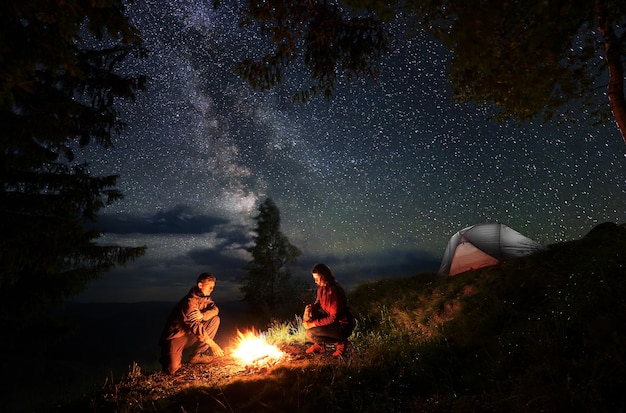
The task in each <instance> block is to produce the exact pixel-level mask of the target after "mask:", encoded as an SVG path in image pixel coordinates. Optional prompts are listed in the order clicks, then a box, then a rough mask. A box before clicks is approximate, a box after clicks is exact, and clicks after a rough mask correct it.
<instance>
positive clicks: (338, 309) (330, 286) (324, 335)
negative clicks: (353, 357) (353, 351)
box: [302, 264, 355, 357]
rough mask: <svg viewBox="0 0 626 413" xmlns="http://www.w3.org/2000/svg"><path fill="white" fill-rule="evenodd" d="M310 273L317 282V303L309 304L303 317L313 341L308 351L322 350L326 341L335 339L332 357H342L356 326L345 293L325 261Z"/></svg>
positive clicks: (307, 335)
mask: <svg viewBox="0 0 626 413" xmlns="http://www.w3.org/2000/svg"><path fill="white" fill-rule="evenodd" d="M311 274H312V275H313V280H314V281H315V284H317V299H316V300H315V303H314V304H309V305H307V306H306V309H305V311H304V317H303V319H302V326H303V327H304V328H305V329H306V338H307V340H308V341H309V342H312V343H313V345H312V346H311V347H309V348H308V349H307V350H306V352H307V353H323V352H324V351H326V343H335V352H334V353H333V357H340V356H341V355H342V354H343V353H344V352H345V351H346V349H347V347H348V345H349V341H348V337H350V334H352V330H354V327H355V319H354V316H353V315H352V313H350V309H349V308H348V300H347V298H346V293H345V292H344V290H343V288H342V287H341V286H340V285H339V282H337V279H336V278H335V276H334V275H333V272H332V271H331V269H330V267H328V266H327V265H326V264H317V265H315V266H314V267H313V269H312V270H311Z"/></svg>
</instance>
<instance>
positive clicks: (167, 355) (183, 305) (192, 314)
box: [160, 272, 224, 374]
mask: <svg viewBox="0 0 626 413" xmlns="http://www.w3.org/2000/svg"><path fill="white" fill-rule="evenodd" d="M215 281H216V278H215V276H213V275H211V274H209V273H206V272H205V273H202V274H200V275H199V276H198V279H197V281H196V285H195V286H193V287H192V288H191V290H190V291H189V293H188V294H187V295H186V296H185V297H183V298H182V299H181V300H180V301H179V303H178V304H177V305H176V307H174V310H173V311H172V313H171V314H170V316H169V317H168V319H167V322H166V323H165V327H164V329H163V333H162V334H161V340H160V344H161V366H163V371H164V372H166V373H168V374H174V373H176V371H178V369H179V368H180V366H181V362H182V359H183V350H185V349H186V348H188V347H192V346H193V347H194V348H193V351H192V354H191V357H190V358H189V362H190V363H209V362H210V360H211V359H210V358H209V357H208V356H207V355H205V354H204V352H205V351H207V350H208V349H209V347H210V348H211V351H212V352H213V354H214V355H215V356H220V357H221V356H223V355H224V351H223V350H222V348H221V347H220V346H219V345H218V344H217V343H216V342H215V341H213V339H214V338H215V334H217V330H218V328H219V326H220V318H219V316H218V314H219V308H217V306H216V305H215V302H214V301H213V299H212V298H211V293H212V292H213V289H214V288H215Z"/></svg>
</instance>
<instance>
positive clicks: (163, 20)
mask: <svg viewBox="0 0 626 413" xmlns="http://www.w3.org/2000/svg"><path fill="white" fill-rule="evenodd" d="M209 3H210V2H206V1H200V0H172V1H169V2H162V1H160V0H137V1H136V2H135V3H134V5H133V6H132V7H131V8H130V15H131V16H132V22H133V23H134V24H135V25H136V27H138V28H139V29H140V30H141V32H142V37H143V38H144V41H145V45H146V47H147V48H148V49H149V51H150V54H149V56H148V58H147V59H145V60H142V61H129V62H127V63H126V65H125V66H124V67H123V70H124V71H126V72H127V73H145V74H147V75H148V76H149V79H150V80H149V82H148V86H147V89H146V91H145V92H144V93H142V94H141V95H140V96H139V99H138V100H137V101H136V102H120V103H119V107H120V110H121V113H122V114H123V120H124V121H125V122H127V124H128V128H127V129H126V130H125V131H124V132H123V133H122V134H121V135H120V136H119V137H115V139H114V145H115V146H114V148H113V149H107V150H103V149H101V148H87V149H85V150H84V151H83V152H82V153H81V157H82V158H83V159H84V160H86V161H87V162H89V164H90V169H91V171H92V172H93V173H94V174H98V175H100V174H107V175H108V174H117V175H119V180H118V187H119V189H120V190H121V191H122V192H123V193H124V196H125V198H124V199H123V200H122V201H119V202H117V203H115V204H114V205H112V206H110V207H107V208H106V209H105V210H104V211H103V214H102V216H101V219H100V221H99V225H100V226H101V228H102V229H103V230H104V231H105V235H104V236H103V238H102V239H101V242H102V243H104V244H111V243H113V244H118V245H127V246H139V245H146V246H147V247H148V252H147V254H146V255H145V256H143V257H142V258H140V259H138V260H137V261H135V262H133V263H131V264H128V265H127V266H126V267H123V268H118V269H115V270H113V271H111V272H109V273H106V274H104V275H103V276H102V277H101V279H99V280H97V281H95V282H92V283H90V284H89V285H88V287H87V289H86V290H85V291H84V292H83V293H81V294H80V295H79V296H77V297H75V300H77V301H83V302H141V301H177V300H178V299H179V298H180V297H182V295H184V294H185V293H186V292H187V291H188V289H189V288H190V287H191V286H192V285H193V284H194V283H195V279H196V277H197V275H198V274H199V273H201V272H205V271H208V272H212V273H214V274H215V275H216V276H217V277H218V282H217V287H216V290H215V291H214V293H213V297H214V298H215V299H216V300H237V299H239V298H241V294H240V292H239V287H240V284H239V282H238V277H240V276H242V275H243V274H244V272H243V269H242V267H243V266H244V265H245V264H246V263H247V262H248V261H249V260H250V259H251V257H250V256H249V255H248V253H247V252H246V251H245V249H246V248H247V247H249V246H250V245H251V244H250V243H251V230H252V229H253V228H254V225H255V224H254V221H253V219H252V218H253V217H254V216H255V215H256V214H257V213H258V206H259V204H260V203H261V202H263V201H264V200H265V199H266V197H271V198H272V199H273V200H274V202H275V203H276V204H277V206H278V207H279V209H280V212H281V219H282V221H281V228H282V232H283V233H284V234H285V235H286V236H287V237H288V238H289V240H290V242H291V243H292V244H294V245H296V246H297V247H298V248H300V249H301V250H302V252H303V255H302V256H301V257H300V258H299V260H298V263H297V264H296V265H295V266H293V267H292V268H291V272H292V276H293V277H294V278H301V279H304V280H307V281H311V286H312V287H313V283H312V280H311V276H310V272H309V271H310V269H311V267H312V266H313V265H314V264H315V263H317V262H325V263H327V264H329V265H330V266H331V268H332V269H333V271H334V272H335V275H336V276H337V278H338V279H339V281H340V282H341V284H342V285H344V287H345V288H346V289H351V288H353V287H354V286H356V285H358V284H360V283H363V282H368V281H372V280H377V279H381V278H389V277H403V276H410V275H414V274H416V273H419V272H422V271H436V270H437V269H438V268H439V264H440V260H441V257H442V255H443V252H444V250H445V247H446V244H447V242H448V240H449V238H450V236H452V235H453V234H454V233H455V232H456V231H458V230H460V229H462V228H464V227H466V226H469V225H472V224H476V223H481V222H488V221H498V222H502V223H504V224H506V225H508V226H510V227H512V228H514V229H516V230H517V231H519V232H521V233H523V234H524V235H526V236H528V237H529V238H532V239H534V240H536V241H538V242H540V243H542V244H545V245H548V244H553V243H557V242H562V241H569V240H573V239H578V238H579V237H581V236H583V235H584V234H586V233H587V232H588V231H589V230H590V229H591V228H593V227H594V226H595V225H597V224H599V223H601V222H605V221H612V222H616V223H620V224H621V223H624V222H625V221H626V146H625V145H624V143H623V141H622V138H621V136H620V135H619V133H618V130H617V128H616V126H615V125H614V124H613V123H611V124H609V125H606V126H594V125H592V124H591V122H590V120H588V119H586V118H585V117H584V116H582V115H581V116H580V119H579V122H578V123H577V124H576V125H569V124H568V125H558V126H557V125H544V124H540V123H527V124H524V125H521V126H518V125H515V124H502V123H496V122H495V121H494V120H491V119H490V117H489V114H488V112H487V111H485V110H483V109H480V108H476V107H474V106H472V105H467V104H458V103H455V102H454V100H453V99H452V93H451V86H450V85H449V84H448V83H447V81H446V64H447V55H446V52H445V50H444V49H443V48H442V47H441V46H440V45H438V44H437V43H436V42H434V41H433V40H432V39H431V38H430V37H428V36H427V35H425V34H417V35H415V36H414V37H412V38H411V39H410V40H409V41H406V40H402V42H401V43H398V44H396V45H395V46H396V47H394V48H393V49H394V50H393V51H392V52H391V53H390V54H389V55H388V56H386V57H385V58H384V59H383V60H382V61H381V76H380V78H379V79H378V82H372V81H363V82H360V81H351V82H350V83H348V82H346V81H345V80H342V81H341V82H340V84H339V85H338V88H337V91H336V94H335V96H334V98H333V99H332V101H326V100H324V99H322V98H319V99H318V98H316V99H313V100H311V101H309V102H308V103H306V104H302V103H292V101H291V98H290V96H291V93H293V91H294V90H297V82H299V81H300V80H301V78H300V75H299V71H298V69H297V68H295V69H294V70H293V71H292V72H291V73H289V74H288V76H287V79H286V82H285V84H284V85H283V86H281V87H279V88H277V89H275V90H272V91H269V92H260V91H255V90H253V89H252V88H251V87H250V86H249V85H248V84H247V83H246V82H245V81H244V80H242V79H241V78H239V77H238V76H237V75H235V74H234V73H233V65H234V64H235V63H236V62H238V61H239V60H240V59H242V58H243V57H254V56H255V55H256V54H255V53H258V51H259V50H264V47H266V45H265V44H264V43H263V40H262V39H259V38H258V35H257V34H256V33H255V32H253V31H249V30H244V29H241V28H239V27H238V20H237V16H236V15H235V14H234V13H233V12H232V11H231V10H229V9H227V8H225V7H223V8H220V9H218V10H213V9H212V8H211V6H210V4H209ZM601 57H602V56H598V58H599V59H600V58H601ZM294 88H295V89H294Z"/></svg>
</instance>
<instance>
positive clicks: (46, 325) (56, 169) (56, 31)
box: [0, 0, 145, 367]
mask: <svg viewBox="0 0 626 413" xmlns="http://www.w3.org/2000/svg"><path fill="white" fill-rule="evenodd" d="M123 4H124V2H123V1H121V0H119V1H118V0H111V1H106V2H89V1H87V2H84V1H79V0H66V1H63V2H59V1H49V0H44V1H33V0H3V1H2V2H0V124H1V125H2V128H0V329H1V330H2V331H3V337H20V339H19V340H4V339H3V340H2V345H1V346H0V352H2V354H4V357H3V363H4V361H6V360H7V359H8V358H10V357H11V355H12V354H13V351H17V350H24V351H30V350H31V349H30V347H31V346H32V347H33V351H35V350H36V349H40V348H41V347H42V344H43V343H44V342H49V341H51V340H52V337H53V332H52V331H47V329H49V330H54V327H53V324H52V322H51V321H49V320H46V314H45V312H44V308H45V307H46V306H47V305H48V304H50V303H52V302H59V301H61V300H63V299H65V298H68V297H71V296H73V295H75V294H77V293H78V292H80V291H81V290H82V289H84V287H85V285H86V283H87V282H89V281H91V280H93V279H95V278H97V277H98V276H99V275H100V274H101V273H102V272H104V271H107V270H109V269H111V268H112V267H113V266H115V265H121V264H124V263H125V262H127V261H128V260H131V259H135V258H137V257H139V256H141V255H142V254H143V253H144V250H145V248H144V247H133V248H130V247H121V246H116V245H101V244H99V243H98V242H97V240H98V238H99V237H100V236H101V233H100V232H98V231H97V230H95V229H94V228H95V227H94V224H95V223H96V221H97V213H98V211H99V210H100V209H101V208H102V207H104V206H105V205H108V204H110V203H112V202H114V201H116V200H119V199H120V198H121V197H122V195H121V193H120V192H119V191H118V190H117V189H116V188H115V184H116V179H117V177H116V176H93V175H92V174H91V173H90V171H89V169H88V165H86V164H84V163H80V162H78V161H77V160H76V159H75V157H74V152H75V150H76V149H77V148H79V147H82V146H86V145H89V144H96V145H101V146H104V147H108V146H110V145H111V137H112V134H114V133H117V132H119V131H120V130H121V129H122V128H123V126H124V125H123V124H122V123H121V122H120V121H119V119H118V112H117V110H116V107H115V105H114V103H115V101H116V100H118V99H121V98H130V99H132V98H134V97H135V95H136V93H138V92H139V91H140V90H141V89H142V88H143V84H144V79H143V77H141V76H137V77H131V76H125V75H123V74H122V73H121V72H120V70H119V64H120V63H121V62H123V61H124V60H125V59H126V58H127V57H129V56H130V55H131V54H134V53H135V54H136V56H141V55H142V54H143V49H142V45H141V39H140V38H139V36H138V33H137V32H136V30H135V29H134V28H133V27H132V25H131V24H130V23H129V21H128V19H127V17H126V16H125V15H124V5H123ZM44 320H46V321H44ZM24 333H33V334H34V335H35V336H36V337H35V340H31V339H30V335H29V336H26V335H24ZM2 365H3V364H0V367H2Z"/></svg>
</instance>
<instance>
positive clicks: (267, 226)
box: [241, 198, 302, 311]
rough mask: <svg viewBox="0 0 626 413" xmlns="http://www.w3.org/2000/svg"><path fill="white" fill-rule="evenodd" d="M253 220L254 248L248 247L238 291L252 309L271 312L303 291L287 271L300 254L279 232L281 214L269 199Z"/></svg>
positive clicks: (260, 207)
mask: <svg viewBox="0 0 626 413" xmlns="http://www.w3.org/2000/svg"><path fill="white" fill-rule="evenodd" d="M255 221H256V223H257V226H256V228H255V229H254V232H255V233H256V235H255V236H254V246H252V247H250V248H248V252H250V253H251V254H252V261H250V262H249V263H248V264H247V265H246V267H245V270H246V272H247V275H246V276H245V277H244V278H243V280H242V281H243V286H242V287H241V291H242V292H244V293H245V296H244V299H245V300H246V301H248V302H249V303H250V304H252V306H254V307H255V308H258V309H262V310H265V311H274V310H276V309H277V308H278V307H281V306H284V305H285V304H286V302H287V301H289V300H290V299H293V293H294V292H296V291H298V290H299V289H302V288H301V286H300V285H299V284H298V283H294V282H293V281H292V279H291V273H290V271H289V269H288V268H287V265H289V264H293V263H295V262H296V259H297V258H298V257H299V256H300V255H302V252H301V251H300V250H299V249H298V248H297V247H296V246H294V245H292V244H291V243H290V242H289V240H288V239H287V237H286V236H285V235H284V234H283V233H282V232H281V230H280V211H279V210H278V207H277V206H276V204H275V203H274V201H272V199H271V198H267V199H266V200H265V201H264V202H263V203H262V204H261V205H260V206H259V214H258V215H257V216H256V217H255Z"/></svg>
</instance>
